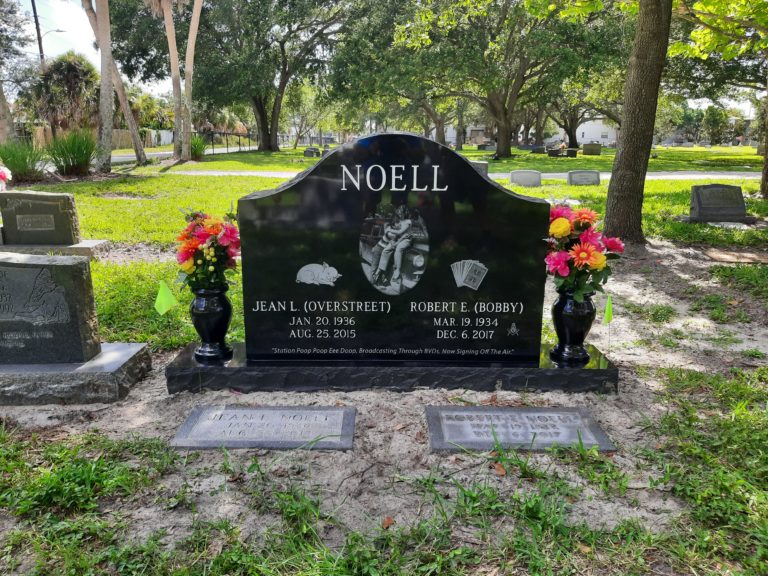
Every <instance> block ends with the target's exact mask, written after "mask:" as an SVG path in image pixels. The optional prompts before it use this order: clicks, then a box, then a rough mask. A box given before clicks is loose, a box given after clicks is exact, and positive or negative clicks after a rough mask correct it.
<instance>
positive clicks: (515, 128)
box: [511, 123, 520, 146]
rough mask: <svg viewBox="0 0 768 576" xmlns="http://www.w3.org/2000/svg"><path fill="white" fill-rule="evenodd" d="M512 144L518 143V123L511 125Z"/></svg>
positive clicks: (517, 144) (516, 144)
mask: <svg viewBox="0 0 768 576" xmlns="http://www.w3.org/2000/svg"><path fill="white" fill-rule="evenodd" d="M511 136H512V146H519V145H520V124H518V123H515V124H513V125H512V134H511Z"/></svg>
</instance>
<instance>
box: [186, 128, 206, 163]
mask: <svg viewBox="0 0 768 576" xmlns="http://www.w3.org/2000/svg"><path fill="white" fill-rule="evenodd" d="M206 148H208V145H207V144H206V143H205V138H203V137H202V136H200V135H199V134H195V135H194V136H192V140H191V141H190V150H191V152H192V160H202V159H203V156H204V155H205V149H206Z"/></svg>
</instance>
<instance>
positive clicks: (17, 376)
mask: <svg viewBox="0 0 768 576" xmlns="http://www.w3.org/2000/svg"><path fill="white" fill-rule="evenodd" d="M151 369H152V358H151V356H150V354H149V349H148V348H147V345H146V344H126V343H111V344H102V345H101V353H100V354H98V355H96V356H94V357H93V358H92V359H91V360H89V361H88V362H84V363H82V364H0V405H5V406H24V405H36V404H97V403H109V402H116V401H117V400H120V399H122V398H125V397H126V396H127V395H128V392H129V391H130V389H131V388H132V387H133V385H134V384H135V383H136V382H138V381H139V380H141V379H142V378H143V377H144V376H145V375H146V374H147V373H148V372H149V371H150V370H151Z"/></svg>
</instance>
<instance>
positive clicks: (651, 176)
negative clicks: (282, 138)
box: [166, 170, 760, 181]
mask: <svg viewBox="0 0 768 576" xmlns="http://www.w3.org/2000/svg"><path fill="white" fill-rule="evenodd" d="M166 174H175V175H179V176H261V177H266V178H293V177H294V176H296V174H298V172H285V171H283V172H281V171H271V170H174V171H172V172H171V171H169V172H166ZM489 176H490V177H491V178H492V179H496V180H504V179H507V178H509V172H492V173H491V174H489ZM541 177H542V179H550V180H565V179H567V178H568V174H567V173H566V172H543V173H542V174H541ZM610 178H611V173H610V172H600V180H601V181H606V180H610ZM645 179H646V180H711V179H719V180H742V179H749V180H759V179H760V172H698V171H692V170H686V171H684V172H648V174H646V177H645Z"/></svg>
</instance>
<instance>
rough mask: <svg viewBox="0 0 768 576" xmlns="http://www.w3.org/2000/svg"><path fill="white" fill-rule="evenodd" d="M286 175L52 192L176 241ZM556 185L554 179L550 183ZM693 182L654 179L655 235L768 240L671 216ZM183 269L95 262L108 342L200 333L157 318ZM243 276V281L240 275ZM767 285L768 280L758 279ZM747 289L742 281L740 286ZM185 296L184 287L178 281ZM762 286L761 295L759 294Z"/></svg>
mask: <svg viewBox="0 0 768 576" xmlns="http://www.w3.org/2000/svg"><path fill="white" fill-rule="evenodd" d="M281 181H282V180H281V179H276V178H260V177H228V178H216V177H199V178H194V177H189V176H174V175H171V174H168V175H162V176H144V177H135V176H129V177H122V178H116V179H110V180H104V181H93V182H81V183H73V184H57V185H54V186H48V187H46V190H51V191H60V192H69V193H72V194H74V195H75V197H76V203H77V208H78V213H79V216H80V225H81V229H82V233H83V235H84V237H86V238H93V239H107V240H111V241H114V242H120V243H128V244H135V243H150V244H158V245H164V246H171V245H172V244H173V243H174V239H175V237H176V236H177V234H178V232H179V230H180V229H181V228H182V227H183V223H184V222H183V216H182V213H181V210H183V209H185V208H193V209H201V210H205V211H209V212H211V213H215V214H224V213H226V212H228V211H229V210H230V208H231V206H232V205H233V204H236V203H237V199H238V198H240V197H241V196H243V195H245V194H248V193H250V192H253V191H255V190H263V189H268V188H274V187H276V186H277V185H278V184H279V183H280V182H281ZM550 182H553V181H550ZM691 184H692V182H688V181H680V180H671V181H664V180H654V181H649V182H647V184H646V198H645V203H644V209H645V221H644V225H645V230H646V232H647V234H649V235H650V236H656V237H660V238H664V239H667V240H672V241H678V242H684V243H703V244H712V245H723V246H724V245H752V246H761V245H763V246H764V245H766V244H768V230H762V231H756V230H748V231H742V230H733V229H722V228H715V227H712V226H708V225H704V224H684V223H682V222H677V221H675V220H674V218H673V216H675V215H679V214H685V213H686V212H687V210H688V203H689V198H690V186H691ZM741 185H742V186H743V187H744V189H745V191H746V192H751V193H754V192H755V191H756V190H757V186H758V183H757V182H756V181H745V182H742V183H741ZM606 190H607V186H606V185H601V186H566V185H563V184H562V183H556V184H553V183H547V182H545V185H544V186H542V187H540V188H528V189H517V190H516V191H517V192H521V193H522V192H524V193H526V194H528V195H531V196H538V197H541V198H548V199H549V198H555V199H556V200H563V199H565V198H571V199H577V200H579V201H580V202H582V204H583V205H584V206H588V207H591V208H594V209H595V210H597V211H599V212H600V213H603V212H604V209H605V197H606ZM747 206H748V210H749V211H750V212H752V213H754V214H757V215H759V216H763V217H765V216H768V201H764V200H755V199H749V200H748V202H747ZM737 270H741V269H736V268H732V267H727V268H725V269H724V271H722V272H720V273H719V277H721V278H723V279H724V280H726V279H727V280H728V281H734V282H737V281H738V282H741V283H749V284H743V287H744V289H745V290H754V291H755V292H756V295H757V292H760V294H762V293H764V291H765V286H764V282H762V280H761V278H764V275H763V274H762V273H761V272H764V268H762V269H760V268H758V269H754V270H756V271H753V269H752V268H749V267H746V268H744V269H743V270H744V271H743V272H737ZM176 274H177V269H176V266H175V265H174V264H173V263H171V262H152V263H142V262H136V263H132V264H130V265H123V266H121V265H117V264H111V263H107V262H96V263H94V266H93V278H94V287H95V290H96V301H97V303H98V313H99V318H100V321H101V327H102V336H103V337H104V338H105V339H106V340H108V341H133V342H149V343H150V345H151V346H152V347H153V348H154V349H173V348H176V347H179V346H181V345H184V344H186V343H188V342H192V341H194V339H195V333H194V331H193V329H192V327H191V325H190V323H189V317H188V314H187V313H186V310H185V309H184V307H183V306H182V307H179V308H176V309H174V310H173V311H172V312H170V313H169V314H167V315H166V316H165V317H159V316H158V315H157V314H156V313H155V311H154V309H153V307H152V305H153V302H154V297H155V295H156V293H157V281H158V280H159V279H164V280H166V281H167V282H168V284H169V285H173V282H174V280H175V277H176ZM238 281H239V278H238ZM760 282H762V284H761V283H760ZM739 286H742V284H739ZM173 289H174V290H176V291H177V296H179V298H180V300H181V301H185V300H184V299H183V298H181V296H182V295H184V297H186V295H187V294H186V292H184V291H183V290H181V289H180V288H179V287H178V286H175V285H173ZM761 291H762V292H761ZM239 292H240V291H239V289H238V288H237V287H235V288H234V289H233V290H232V297H233V303H234V305H235V308H236V309H239V307H240V306H241V303H240V294H239ZM235 318H236V320H235V323H234V324H233V327H232V331H233V334H235V335H236V336H237V337H238V338H242V334H241V332H242V327H241V326H240V325H239V324H238V322H239V318H240V315H239V314H235Z"/></svg>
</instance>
